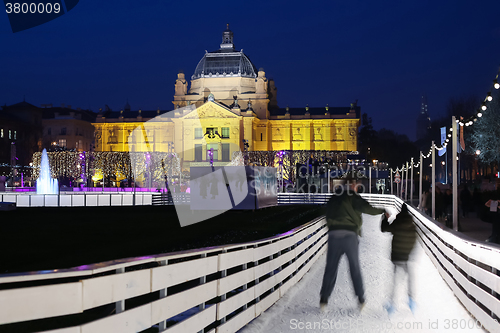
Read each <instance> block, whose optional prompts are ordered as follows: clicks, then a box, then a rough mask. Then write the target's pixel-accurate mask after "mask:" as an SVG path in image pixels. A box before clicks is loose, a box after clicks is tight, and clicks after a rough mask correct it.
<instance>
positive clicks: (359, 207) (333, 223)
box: [319, 180, 389, 311]
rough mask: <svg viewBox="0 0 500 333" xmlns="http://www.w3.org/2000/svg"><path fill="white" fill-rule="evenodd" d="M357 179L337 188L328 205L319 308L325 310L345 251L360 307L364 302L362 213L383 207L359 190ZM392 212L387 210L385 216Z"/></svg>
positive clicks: (380, 211)
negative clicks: (374, 204) (361, 268)
mask: <svg viewBox="0 0 500 333" xmlns="http://www.w3.org/2000/svg"><path fill="white" fill-rule="evenodd" d="M356 190H357V188H356V180H348V182H347V187H346V189H345V190H344V189H343V188H341V187H340V188H337V192H336V193H335V194H334V195H333V196H332V197H331V198H330V200H329V201H328V203H327V206H326V221H327V225H328V229H329V232H328V250H327V254H326V268H325V274H324V276H323V284H322V286H321V291H320V303H319V305H320V309H321V311H324V310H325V308H326V305H327V304H328V298H329V297H330V295H331V293H332V291H333V288H334V287H335V281H336V280H337V270H338V265H339V260H340V257H341V256H342V255H343V254H344V253H345V255H346V256H347V259H348V260H349V271H350V272H351V279H352V282H353V285H354V291H355V293H356V296H357V297H358V304H359V308H360V310H361V309H362V308H363V306H364V304H365V291H364V288H363V280H362V277H361V270H360V265H359V250H358V247H359V239H358V235H359V236H360V235H361V225H362V223H363V221H362V219H361V213H365V214H370V215H378V214H382V213H384V212H385V210H384V209H379V208H374V207H372V206H370V204H369V203H368V202H367V201H366V200H365V199H363V198H361V197H360V196H359V195H358V194H357V193H356ZM388 215H389V214H388V213H387V212H386V216H388Z"/></svg>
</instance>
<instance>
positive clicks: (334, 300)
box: [240, 211, 486, 333]
mask: <svg viewBox="0 0 500 333" xmlns="http://www.w3.org/2000/svg"><path fill="white" fill-rule="evenodd" d="M393 214H395V211H394V212H393ZM393 218H394V215H393V216H391V219H390V220H389V221H392V219H393ZM380 219H381V216H380V215H379V216H370V215H363V228H362V237H361V238H360V245H359V247H360V262H361V273H362V275H363V283H364V286H365V296H366V306H365V307H364V309H363V310H362V312H359V310H358V305H357V298H356V297H355V295H354V290H353V286H352V282H351V278H350V274H349V266H348V263H347V259H346V257H345V256H343V257H342V259H341V261H340V266H339V271H338V277H337V283H336V285H335V289H334V291H333V293H332V295H331V297H330V299H329V301H328V306H327V309H326V311H325V312H323V313H321V312H320V310H319V290H320V288H321V282H322V278H323V273H324V269H325V264H326V252H325V253H324V254H323V255H322V256H321V257H320V258H319V259H318V261H317V262H316V263H315V264H314V265H313V266H312V267H311V269H310V271H309V272H307V273H306V274H305V275H304V277H303V278H302V280H301V281H299V282H298V283H297V284H296V285H295V286H294V287H292V288H291V289H290V290H289V291H288V292H287V293H286V294H285V295H284V296H283V297H282V298H281V299H280V300H278V302H276V303H275V304H274V305H273V306H272V307H271V308H269V309H268V310H267V311H266V312H264V313H263V314H262V315H261V316H259V317H258V318H256V319H255V320H254V321H252V322H250V323H249V324H248V325H247V326H246V327H244V328H243V329H241V330H240V332H241V333H268V332H273V333H278V332H373V333H377V332H419V333H421V332H433V333H437V332H486V330H484V329H482V327H481V324H480V323H478V322H477V321H476V319H474V318H473V317H472V316H471V315H470V314H469V313H468V312H467V310H465V308H464V307H463V306H462V305H461V303H460V302H459V301H458V299H457V298H456V297H455V296H454V294H453V292H452V290H451V289H450V288H449V287H448V285H447V284H446V282H445V281H444V280H443V279H442V278H441V276H440V275H439V273H438V271H437V270H436V268H435V267H434V265H433V263H432V262H431V260H430V259H429V258H428V257H427V255H426V254H425V252H424V250H423V248H422V247H421V245H420V243H417V245H416V247H415V249H414V250H413V253H412V256H411V257H412V260H411V262H410V264H409V265H410V269H411V272H412V274H413V275H412V276H413V288H414V296H415V301H416V303H417V307H416V309H415V313H414V314H413V313H412V312H411V311H410V309H409V307H408V304H407V280H406V277H405V276H404V273H403V272H402V271H401V270H398V275H397V280H396V281H397V282H396V293H395V305H396V310H395V312H394V313H393V314H392V315H390V316H389V315H388V313H387V312H386V310H385V309H384V307H383V305H384V304H385V303H386V302H387V301H388V300H389V296H388V295H389V293H390V288H391V287H392V284H393V271H394V269H393V265H392V263H391V261H390V248H391V238H392V234H390V233H382V232H381V231H380Z"/></svg>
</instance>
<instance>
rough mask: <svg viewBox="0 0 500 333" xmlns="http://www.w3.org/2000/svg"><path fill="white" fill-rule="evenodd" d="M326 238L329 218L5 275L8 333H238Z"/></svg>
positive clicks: (0, 314) (0, 300) (0, 301)
mask: <svg viewBox="0 0 500 333" xmlns="http://www.w3.org/2000/svg"><path fill="white" fill-rule="evenodd" d="M326 234H327V228H326V226H325V220H324V217H321V218H317V219H315V220H314V221H311V222H310V223H307V224H305V225H303V226H301V227H299V228H296V229H294V230H291V231H289V232H287V233H285V234H282V235H278V236H275V237H272V238H268V239H264V240H260V241H255V242H249V243H244V244H235V245H227V246H219V247H213V248H206V249H198V250H190V251H184V252H179V253H170V254H164V255H158V256H152V257H143V258H133V259H125V260H120V261H113V262H108V263H101V264H95V265H88V266H81V267H76V268H73V269H67V270H54V271H50V272H32V273H27V274H11V275H2V276H0V289H1V290H0V331H2V332H3V331H11V332H25V331H40V330H42V331H44V330H46V329H48V330H49V332H58V333H70V332H71V333H73V332H75V333H76V332H79V333H87V332H92V333H97V332H106V333H110V332H119V333H126V332H139V331H143V330H145V329H151V332H155V331H159V332H163V331H166V332H183V333H184V332H221V333H222V332H236V331H238V330H239V329H240V328H241V327H243V326H244V325H246V324H247V323H248V322H250V321H251V320H253V319H254V318H255V317H257V316H259V315H260V314H261V313H262V312H263V311H265V310H266V309H267V308H269V307H270V306H271V305H272V304H273V303H275V302H276V301H277V300H278V299H279V298H280V297H282V296H283V294H284V293H285V292H286V291H287V290H288V289H289V288H290V287H291V286H293V285H294V284H295V283H296V282H297V281H299V280H300V279H301V278H302V276H303V275H304V274H305V273H306V272H307V271H308V270H309V268H310V267H311V265H312V264H313V263H314V262H315V261H316V260H317V259H318V257H319V256H320V255H321V254H322V253H323V251H324V250H325V248H326V240H327V237H326ZM111 312H113V313H112V314H110V313H111ZM96 313H97V314H96ZM102 313H105V315H102ZM88 318H92V320H90V321H88ZM87 321H88V322H87ZM74 322H77V324H71V323H74ZM64 323H66V326H68V323H69V327H65V325H64Z"/></svg>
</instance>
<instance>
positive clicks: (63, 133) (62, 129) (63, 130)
mask: <svg viewBox="0 0 500 333" xmlns="http://www.w3.org/2000/svg"><path fill="white" fill-rule="evenodd" d="M60 135H66V127H63V128H61V134H60Z"/></svg>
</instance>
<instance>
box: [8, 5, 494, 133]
mask: <svg viewBox="0 0 500 333" xmlns="http://www.w3.org/2000/svg"><path fill="white" fill-rule="evenodd" d="M498 13H500V1H498V0H496V1H460V0H459V1H436V0H434V1H424V0H418V1H415V0H405V1H401V0H399V1H358V0H349V1H325V2H319V1H307V2H306V1H303V2H297V1H251V2H243V1H166V0H134V1H132V0H105V1H102V0H80V2H79V4H78V5H77V6H76V7H75V8H74V9H72V10H71V11H69V12H68V13H67V14H65V15H63V16H61V17H59V18H57V19H55V20H53V21H51V22H49V23H46V24H44V25H41V26H38V27H35V28H32V29H29V30H26V31H21V32H18V33H12V30H11V28H10V25H9V20H8V18H7V15H6V14H3V15H0V50H1V52H0V104H1V105H4V104H7V105H10V104H14V103H17V102H20V101H22V100H23V98H24V96H25V98H26V101H27V102H29V103H32V104H34V105H37V106H40V104H47V103H52V104H54V106H59V105H61V104H62V103H64V104H66V105H68V104H70V105H71V106H72V107H74V108H76V107H81V108H90V109H92V110H93V111H98V109H99V108H104V105H105V104H107V105H109V106H110V107H111V108H112V109H113V110H120V109H122V108H123V106H124V105H125V103H126V101H127V99H128V101H129V103H130V105H131V107H132V110H138V109H139V108H141V109H143V110H151V109H153V110H154V109H156V108H158V107H160V108H161V109H162V110H171V109H172V103H171V101H172V99H173V94H174V83H175V79H176V74H177V72H178V71H179V69H182V70H184V72H185V73H186V77H187V78H190V76H191V75H192V74H193V71H194V69H195V67H196V65H197V63H198V61H199V60H200V59H201V58H202V57H203V54H204V53H205V50H207V51H214V50H217V49H218V48H219V44H220V42H221V34H222V31H223V30H224V29H225V27H226V23H229V24H230V28H231V30H232V31H233V32H234V43H235V46H236V48H237V49H243V50H244V52H245V54H247V55H248V56H249V58H250V59H251V60H252V62H253V63H254V65H255V66H256V67H257V68H260V67H263V68H264V69H265V71H266V76H267V77H268V78H273V79H274V80H275V83H276V86H277V88H278V105H279V106H280V107H286V106H287V105H288V106H290V107H305V106H306V104H309V106H310V107H314V106H325V105H326V104H327V103H328V104H329V105H330V106H349V105H350V103H352V102H354V100H356V99H358V100H359V101H358V105H359V106H361V110H362V112H366V113H368V115H369V116H371V117H372V118H373V122H374V126H375V128H376V129H380V128H382V127H386V128H389V129H392V130H395V131H397V132H399V133H405V134H408V135H409V137H410V138H411V139H414V138H415V119H416V117H417V115H418V112H419V110H420V102H421V95H422V94H424V93H425V94H426V95H427V100H428V106H429V112H430V115H431V118H436V117H440V116H441V115H443V114H444V112H445V110H446V105H447V103H448V100H449V99H450V98H452V97H459V96H469V95H471V94H475V95H477V96H478V97H480V98H481V99H483V98H484V97H485V95H486V93H487V92H488V90H489V89H490V87H491V84H492V80H493V79H494V77H495V75H496V74H497V71H498V67H499V65H500V17H499V15H498ZM304 111H305V110H304Z"/></svg>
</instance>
